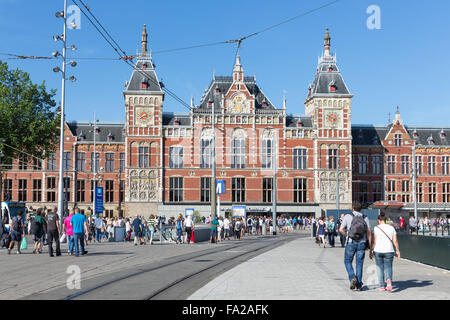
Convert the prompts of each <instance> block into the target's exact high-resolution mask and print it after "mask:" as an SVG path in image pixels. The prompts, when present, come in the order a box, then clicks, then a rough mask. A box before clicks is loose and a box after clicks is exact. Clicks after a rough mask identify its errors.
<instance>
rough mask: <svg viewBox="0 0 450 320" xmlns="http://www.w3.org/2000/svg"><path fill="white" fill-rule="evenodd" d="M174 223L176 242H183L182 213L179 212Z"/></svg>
mask: <svg viewBox="0 0 450 320" xmlns="http://www.w3.org/2000/svg"><path fill="white" fill-rule="evenodd" d="M175 225H176V229H177V244H179V243H180V244H181V243H183V241H182V240H181V235H182V234H183V215H182V214H181V213H180V214H179V215H178V218H177V221H176V223H175Z"/></svg>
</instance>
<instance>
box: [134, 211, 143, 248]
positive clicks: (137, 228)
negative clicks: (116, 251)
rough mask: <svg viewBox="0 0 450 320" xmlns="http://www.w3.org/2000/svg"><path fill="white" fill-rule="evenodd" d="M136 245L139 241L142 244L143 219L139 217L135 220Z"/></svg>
mask: <svg viewBox="0 0 450 320" xmlns="http://www.w3.org/2000/svg"><path fill="white" fill-rule="evenodd" d="M133 231H134V245H135V246H137V245H138V241H139V243H140V244H142V221H141V219H140V218H139V217H136V218H134V220H133Z"/></svg>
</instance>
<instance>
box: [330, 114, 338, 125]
mask: <svg viewBox="0 0 450 320" xmlns="http://www.w3.org/2000/svg"><path fill="white" fill-rule="evenodd" d="M337 121H338V116H337V114H336V113H330V114H328V122H329V123H331V124H335V123H336V122H337Z"/></svg>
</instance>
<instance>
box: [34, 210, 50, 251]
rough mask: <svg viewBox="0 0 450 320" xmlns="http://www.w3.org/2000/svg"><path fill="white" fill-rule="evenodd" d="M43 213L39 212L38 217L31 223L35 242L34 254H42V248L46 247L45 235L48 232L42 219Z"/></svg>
mask: <svg viewBox="0 0 450 320" xmlns="http://www.w3.org/2000/svg"><path fill="white" fill-rule="evenodd" d="M41 215H42V211H41V210H38V211H37V212H36V216H35V217H34V219H33V220H32V221H31V230H30V231H31V234H32V235H33V240H34V249H33V253H38V254H40V253H42V247H43V245H44V234H45V233H46V232H47V225H46V222H45V219H44V218H42V216H41Z"/></svg>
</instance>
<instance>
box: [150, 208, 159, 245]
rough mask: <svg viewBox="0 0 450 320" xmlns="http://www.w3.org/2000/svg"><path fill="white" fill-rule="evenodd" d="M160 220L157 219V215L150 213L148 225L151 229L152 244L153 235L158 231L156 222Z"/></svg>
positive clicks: (151, 240) (151, 241)
mask: <svg viewBox="0 0 450 320" xmlns="http://www.w3.org/2000/svg"><path fill="white" fill-rule="evenodd" d="M157 223H158V221H157V220H156V219H155V216H154V215H153V214H151V215H150V219H149V220H148V226H149V231H150V245H152V243H153V236H154V235H155V232H156V224H157Z"/></svg>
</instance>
